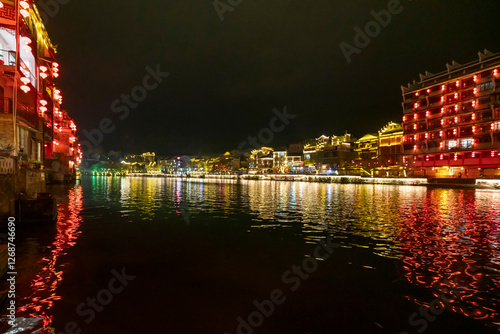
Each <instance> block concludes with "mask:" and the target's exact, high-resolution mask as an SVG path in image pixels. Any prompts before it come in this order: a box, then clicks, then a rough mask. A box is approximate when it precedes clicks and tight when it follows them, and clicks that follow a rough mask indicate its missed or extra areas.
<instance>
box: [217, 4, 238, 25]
mask: <svg viewBox="0 0 500 334" xmlns="http://www.w3.org/2000/svg"><path fill="white" fill-rule="evenodd" d="M242 2H243V0H225V1H224V0H214V2H212V5H213V6H214V8H215V12H216V13H217V15H218V16H219V19H220V20H221V22H222V21H224V13H225V12H232V11H234V8H236V7H238V6H239V5H241V3H242Z"/></svg>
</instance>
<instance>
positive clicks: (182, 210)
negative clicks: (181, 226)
mask: <svg viewBox="0 0 500 334" xmlns="http://www.w3.org/2000/svg"><path fill="white" fill-rule="evenodd" d="M189 213H190V209H189V207H188V205H187V204H186V202H182V203H181V204H180V205H179V209H178V210H177V214H181V215H182V218H184V221H185V222H186V225H189V224H191V218H190V214H189Z"/></svg>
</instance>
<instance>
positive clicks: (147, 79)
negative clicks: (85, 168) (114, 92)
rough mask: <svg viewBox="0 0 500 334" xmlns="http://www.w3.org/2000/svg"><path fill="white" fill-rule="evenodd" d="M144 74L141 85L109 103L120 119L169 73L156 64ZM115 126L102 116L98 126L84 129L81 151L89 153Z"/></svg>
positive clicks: (135, 106) (147, 68)
mask: <svg viewBox="0 0 500 334" xmlns="http://www.w3.org/2000/svg"><path fill="white" fill-rule="evenodd" d="M146 72H147V73H148V74H146V76H144V78H143V80H142V85H137V86H135V87H134V88H132V90H131V91H130V93H129V94H125V93H123V94H121V96H120V98H119V99H116V100H114V101H113V102H112V103H111V107H110V108H111V111H112V112H113V113H115V114H118V115H119V116H118V118H119V119H120V120H122V121H123V120H124V119H126V118H127V117H128V116H129V115H130V111H131V109H136V108H137V107H138V106H139V103H141V102H143V101H144V100H146V98H147V97H148V92H151V91H153V90H155V89H156V88H158V87H159V86H160V84H161V83H163V81H165V78H167V77H168V76H169V75H170V73H168V72H162V71H161V69H160V65H159V64H158V65H156V68H155V69H153V68H151V66H147V67H146ZM115 129H116V126H115V125H114V124H113V121H112V120H111V119H110V118H106V117H105V118H103V119H101V120H100V121H99V127H98V128H95V129H92V130H90V131H88V130H86V129H84V130H83V131H82V135H83V136H85V137H86V138H87V140H82V141H80V144H81V146H82V152H83V153H90V152H92V149H93V148H94V147H97V146H99V145H100V144H101V143H102V141H103V140H104V135H106V134H110V133H112V132H113V131H115Z"/></svg>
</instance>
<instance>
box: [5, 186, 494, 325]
mask: <svg viewBox="0 0 500 334" xmlns="http://www.w3.org/2000/svg"><path fill="white" fill-rule="evenodd" d="M83 182H84V187H86V189H87V188H88V189H91V191H86V192H85V198H84V200H83V201H84V204H85V210H86V215H85V217H92V220H97V217H101V216H104V215H105V214H106V213H107V212H112V213H113V214H115V215H118V217H113V219H115V218H116V219H119V221H120V222H121V221H122V220H124V221H128V222H132V223H133V224H149V223H158V222H160V223H164V222H165V221H168V222H171V223H179V224H186V223H189V222H191V224H190V227H189V228H190V229H191V228H193V229H195V228H196V226H197V225H196V224H207V222H210V221H214V220H216V221H218V222H221V223H223V224H233V225H234V226H235V227H236V228H241V229H242V230H243V231H249V233H257V232H258V231H262V230H265V229H267V230H270V231H273V230H280V231H282V232H283V233H282V234H281V235H285V233H289V235H293V236H300V237H301V238H302V239H303V240H304V243H316V242H317V241H318V240H319V239H323V238H324V237H325V235H327V234H329V235H333V237H334V239H335V241H336V242H339V243H341V244H342V247H343V248H345V249H349V248H359V249H363V250H364V251H366V252H371V254H374V255H376V256H373V259H363V261H364V263H363V266H364V267H366V268H373V269H376V270H377V269H378V268H382V267H384V268H387V266H386V265H385V264H386V263H387V262H388V261H390V263H391V264H392V262H396V264H397V265H396V268H395V269H394V270H398V272H399V275H400V277H401V278H402V279H403V281H404V282H406V284H407V285H409V286H411V287H412V288H411V289H406V290H405V291H406V292H405V293H404V294H405V296H404V297H406V299H407V300H409V301H411V302H413V303H415V304H419V305H428V303H429V302H430V301H431V300H433V299H434V298H436V297H438V296H440V294H441V292H448V291H450V288H453V287H455V288H457V289H458V291H460V296H458V298H454V299H452V300H451V302H450V303H448V304H447V306H446V307H447V308H448V309H449V310H451V311H453V312H456V313H459V314H463V315H466V316H468V317H470V318H474V319H480V320H481V321H482V322H484V323H486V324H488V325H490V326H497V327H498V328H500V323H499V320H498V317H499V313H498V310H499V309H500V301H499V296H500V275H499V273H500V258H499V256H500V252H499V232H500V231H499V230H500V206H499V205H498V204H499V203H500V192H497V191H484V190H456V189H427V188H425V187H411V186H389V185H353V184H345V185H341V184H320V183H300V182H295V183H294V182H273V181H250V180H249V181H236V180H218V181H215V180H180V179H171V178H167V179H165V178H110V177H108V178H105V177H92V178H87V179H84V180H83ZM69 198H70V203H69V205H68V206H61V207H60V213H59V215H60V217H59V221H58V235H57V237H56V240H55V241H54V243H53V245H52V252H51V256H49V257H46V258H44V260H43V262H44V269H43V270H42V271H41V272H40V273H38V275H37V276H36V278H35V279H34V280H33V283H32V295H31V297H30V299H29V300H28V302H27V304H26V305H25V306H24V307H23V308H22V309H20V310H19V314H20V315H22V316H23V317H33V318H35V317H36V318H41V319H43V323H44V324H45V325H48V324H50V323H51V320H52V318H51V316H50V315H49V312H47V311H48V309H50V308H51V306H52V303H53V302H54V300H57V299H58V298H60V297H58V295H57V293H56V288H57V286H58V285H59V284H60V282H61V280H62V267H63V264H61V263H58V261H59V262H60V260H58V258H59V257H60V255H62V254H64V253H65V252H66V251H67V249H68V248H69V247H71V246H72V245H74V243H75V240H76V238H77V237H78V235H79V233H80V232H79V225H80V222H81V218H80V210H82V190H81V188H80V187H76V188H74V189H72V190H71V191H70V193H69ZM186 216H187V217H188V219H186ZM146 255H147V254H146ZM349 260H350V259H346V262H347V261H349ZM383 265H384V266H383ZM385 270H387V269H385ZM12 333H17V332H12Z"/></svg>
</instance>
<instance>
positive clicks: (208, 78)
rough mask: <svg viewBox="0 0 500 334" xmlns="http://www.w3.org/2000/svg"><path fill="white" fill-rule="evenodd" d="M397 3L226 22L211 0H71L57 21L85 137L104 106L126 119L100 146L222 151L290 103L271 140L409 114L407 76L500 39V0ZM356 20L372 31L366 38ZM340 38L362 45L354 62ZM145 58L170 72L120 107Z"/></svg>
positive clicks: (282, 11)
mask: <svg viewBox="0 0 500 334" xmlns="http://www.w3.org/2000/svg"><path fill="white" fill-rule="evenodd" d="M398 3H399V6H398V7H393V8H395V9H394V11H393V12H394V13H393V14H391V18H390V22H388V19H387V18H384V16H383V14H384V12H383V11H386V10H389V9H390V7H389V6H390V5H391V6H394V5H395V4H396V2H394V1H393V2H391V1H366V2H363V3H346V2H340V1H334V2H332V1H318V2H316V3H315V4H305V3H289V2H288V1H284V0H278V1H274V2H272V3H252V2H243V3H241V4H240V5H238V6H237V7H236V8H234V10H233V11H228V12H225V13H224V20H223V21H221V20H220V16H219V15H218V12H217V11H216V10H215V9H214V6H213V4H212V3H211V2H210V1H209V2H206V3H205V2H199V3H194V4H192V3H190V4H187V3H178V2H174V1H162V2H161V3H155V2H142V3H140V4H139V3H136V2H134V1H131V0H125V1H120V2H118V1H116V0H111V1H107V2H105V3H103V2H97V1H95V0H90V1H87V2H85V3H81V2H77V1H71V2H68V3H67V4H59V6H58V10H57V12H54V13H55V14H54V15H47V16H48V22H47V28H48V31H49V33H50V35H51V37H52V40H53V41H54V43H55V44H58V45H59V48H58V58H59V59H60V63H61V71H62V72H63V73H64V72H66V73H71V75H67V76H65V75H63V76H61V86H62V88H63V89H64V91H65V92H66V94H65V101H64V106H65V108H67V109H68V110H70V111H71V116H72V117H74V118H75V120H76V122H77V123H78V124H79V135H80V136H81V134H82V131H83V130H88V131H90V130H91V129H93V128H96V127H98V126H99V121H100V120H101V119H102V118H104V117H106V118H109V119H111V120H112V121H113V122H114V124H115V125H116V129H115V130H114V131H113V133H112V134H110V135H107V136H106V137H105V138H104V139H103V141H102V143H101V144H100V145H101V146H102V148H103V150H110V149H114V150H125V149H126V150H130V151H132V152H142V151H146V150H154V151H156V152H158V153H161V154H164V155H169V154H176V153H177V152H180V151H181V152H186V153H189V154H196V153H197V152H208V153H216V152H221V151H223V150H225V149H226V148H227V146H228V143H235V145H237V144H238V143H240V142H241V141H243V140H245V138H247V137H248V136H249V135H252V134H253V133H255V132H258V131H259V130H260V129H262V128H263V127H266V126H267V125H268V122H269V119H270V118H271V117H272V109H273V108H276V107H278V108H279V107H281V106H283V105H286V106H288V109H289V111H290V112H291V113H293V114H296V115H297V121H296V122H293V123H292V124H290V126H289V127H287V128H286V129H285V130H284V131H283V132H281V133H280V134H279V135H278V136H275V138H274V141H273V145H274V146H277V147H279V146H282V145H285V144H287V143H293V142H298V141H301V140H302V139H305V138H314V137H315V136H318V135H319V134H323V133H325V134H343V133H345V131H346V130H347V131H349V132H351V133H352V134H353V135H354V136H356V137H358V138H359V137H361V136H363V135H364V134H366V133H369V132H373V131H376V129H379V128H381V127H382V126H384V125H385V124H387V123H388V122H389V121H401V115H402V107H401V102H402V95H401V89H400V86H401V85H406V84H407V83H408V82H412V81H413V80H418V78H419V73H422V72H423V71H425V70H428V71H430V72H432V73H437V72H440V71H443V70H445V69H446V63H450V62H451V61H452V60H455V61H457V62H459V63H466V62H469V61H471V60H474V59H475V58H476V56H477V52H479V51H482V50H484V49H485V48H486V49H489V50H491V51H492V52H498V51H500V47H499V46H500V36H499V35H498V34H497V32H496V26H495V24H496V21H497V13H498V12H499V9H500V4H499V3H498V2H494V1H484V2H475V3H474V4H473V5H472V3H471V2H470V1H465V0H458V1H455V2H453V3H440V2H432V1H418V2H415V1H413V2H410V1H398ZM42 7H43V6H42ZM391 8H392V7H391ZM42 11H43V8H42ZM271 13H272V14H271ZM374 13H375V14H376V15H375V14H374ZM49 14H50V13H49ZM377 17H378V18H379V20H377ZM384 20H385V21H384ZM373 22H378V23H377V24H379V25H380V28H377V25H376V24H373ZM387 22H388V23H387ZM367 29H368V30H367ZM359 31H362V32H364V33H366V34H367V36H368V38H369V39H370V41H369V43H367V42H366V41H364V42H365V43H364V44H363V43H361V44H360V43H358V46H356V38H357V37H356V36H357V34H358V32H359ZM358 39H359V38H358ZM360 42H363V41H360ZM342 43H347V44H349V45H351V46H353V47H356V48H358V49H359V50H360V52H358V53H352V54H351V55H350V57H351V62H350V63H348V62H347V61H346V57H345V54H344V52H343V50H342V47H341V45H342ZM344 45H345V44H344ZM359 46H363V47H362V48H361V47H359ZM148 66H149V67H151V68H156V66H160V68H161V70H162V71H164V72H168V73H170V75H169V77H168V78H166V79H165V81H164V82H163V83H162V84H161V85H159V86H158V87H157V88H155V89H153V90H151V91H147V96H146V97H145V98H144V99H143V100H142V101H141V102H140V103H138V104H137V106H136V107H135V108H131V110H130V114H129V115H128V117H127V118H126V119H124V120H121V119H120V116H121V114H119V113H115V112H113V110H112V104H113V102H114V101H115V100H117V99H120V98H121V96H122V94H129V95H130V94H131V93H132V91H133V89H134V88H135V87H137V86H138V85H142V84H143V79H144V75H145V68H146V67H148ZM136 93H138V94H139V95H138V96H139V97H141V96H140V92H139V91H136ZM82 140H83V138H82ZM236 148H237V147H234V149H236Z"/></svg>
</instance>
